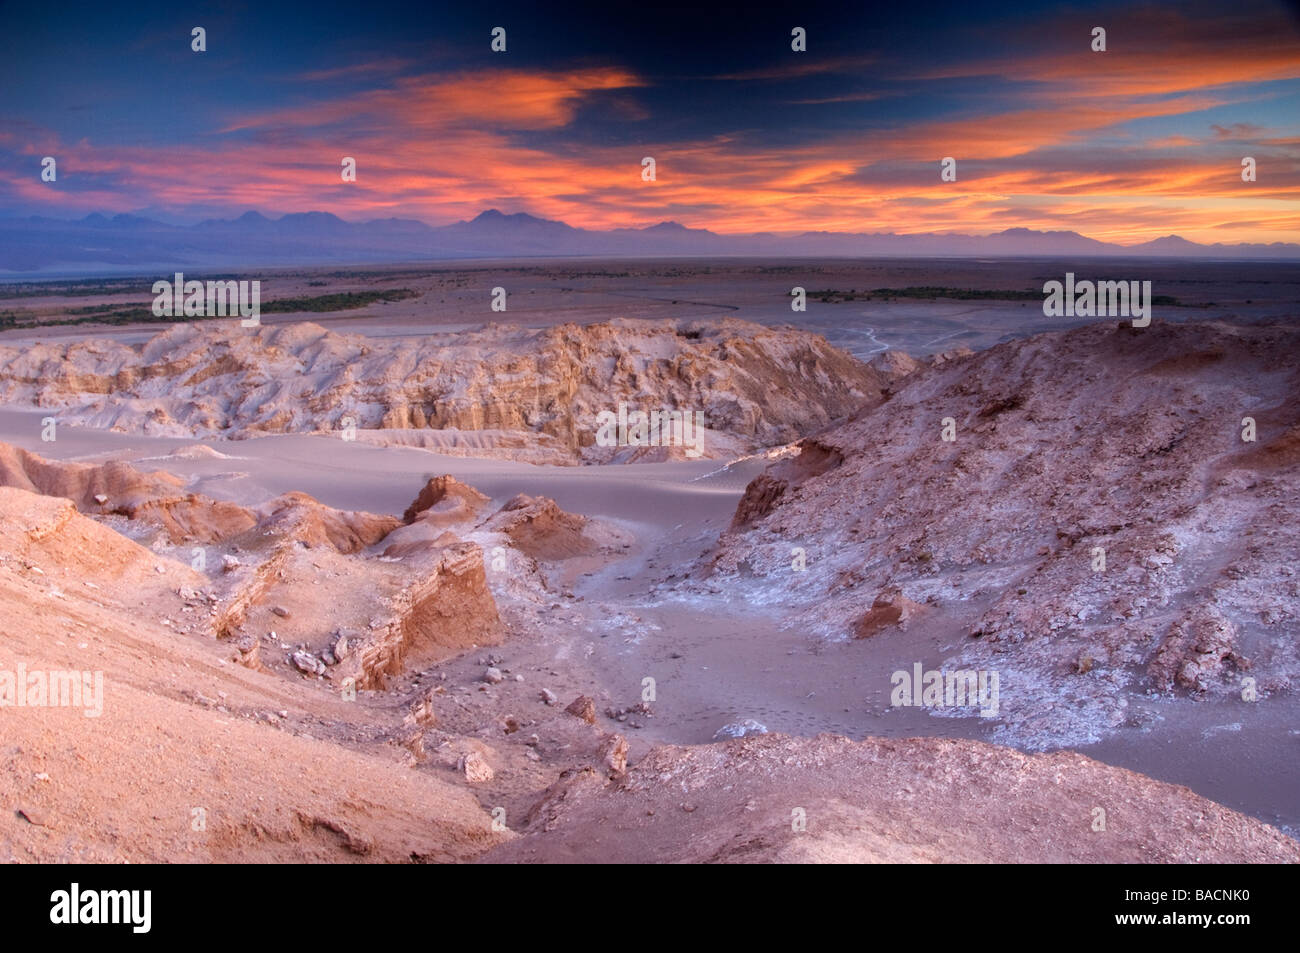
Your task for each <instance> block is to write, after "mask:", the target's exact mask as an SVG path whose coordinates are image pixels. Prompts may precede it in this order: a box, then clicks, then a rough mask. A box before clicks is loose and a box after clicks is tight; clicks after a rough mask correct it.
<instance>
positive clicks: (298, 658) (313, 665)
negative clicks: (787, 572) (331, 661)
mask: <svg viewBox="0 0 1300 953" xmlns="http://www.w3.org/2000/svg"><path fill="white" fill-rule="evenodd" d="M289 660H290V661H291V662H292V663H293V667H294V668H296V669H297V670H298V671H300V672H302V673H303V674H304V675H324V674H325V663H324V662H322V661H321V660H320V659H318V658H317V657H316V656H314V655H312V654H311V653H310V652H301V651H300V652H294V653H293V655H291V656H289Z"/></svg>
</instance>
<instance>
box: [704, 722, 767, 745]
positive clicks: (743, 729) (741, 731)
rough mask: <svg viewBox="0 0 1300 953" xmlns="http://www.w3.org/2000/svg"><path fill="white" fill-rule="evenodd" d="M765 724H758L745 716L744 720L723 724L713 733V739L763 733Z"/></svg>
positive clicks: (765, 730)
mask: <svg viewBox="0 0 1300 953" xmlns="http://www.w3.org/2000/svg"><path fill="white" fill-rule="evenodd" d="M765 734H767V726H766V725H763V724H760V723H759V722H757V721H755V720H754V719H753V718H746V719H745V720H744V721H733V722H731V723H730V724H727V725H723V726H722V727H721V728H719V729H718V730H717V731H715V732H714V733H713V740H714V741H722V740H723V739H726V738H744V737H745V736H746V735H765Z"/></svg>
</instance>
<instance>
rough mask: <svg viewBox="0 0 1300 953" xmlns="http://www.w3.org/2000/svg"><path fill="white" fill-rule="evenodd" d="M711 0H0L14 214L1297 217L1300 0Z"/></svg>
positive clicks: (846, 223) (1107, 231)
mask: <svg viewBox="0 0 1300 953" xmlns="http://www.w3.org/2000/svg"><path fill="white" fill-rule="evenodd" d="M715 6H716V5H710V4H704V3H698V2H697V3H694V4H681V5H675V4H660V3H653V2H632V0H628V2H619V3H604V4H600V5H596V4H592V5H589V6H588V5H581V4H560V3H542V2H536V0H535V2H531V3H527V4H498V3H491V2H486V0H485V2H475V3H461V4H456V5H454V6H451V5H444V4H439V3H436V2H432V3H429V2H426V3H420V4H397V3H384V2H378V0H375V2H364V3H331V2H312V3H309V4H308V3H301V4H298V3H276V2H273V0H265V2H251V3H240V2H223V3H220V4H209V5H205V4H185V3H168V4H154V3H149V2H138V3H130V4H114V3H94V4H84V5H83V4H78V3H59V4H32V3H27V2H20V3H14V2H0V24H3V34H2V35H0V216H5V217H8V216H26V215H43V216H49V217H54V218H76V217H80V216H82V215H85V214H88V213H91V212H100V213H105V214H113V213H133V214H141V215H146V216H149V217H154V218H158V219H160V220H164V221H170V222H174V223H177V224H188V223H192V222H197V221H200V220H202V219H204V218H211V217H217V218H234V217H236V216H238V215H240V214H242V213H244V212H246V211H249V210H257V211H260V212H262V213H264V214H267V215H270V216H276V215H279V214H283V213H287V212H305V211H316V210H320V211H328V212H333V213H334V214H336V215H338V216H340V217H342V218H344V219H347V220H350V221H363V220H367V219H375V218H389V217H398V218H409V219H418V220H420V221H423V222H426V223H428V224H430V225H441V224H447V223H450V222H454V221H457V220H459V219H468V218H472V217H473V216H475V215H476V214H478V213H479V212H481V211H483V210H484V209H487V208H497V209H500V210H501V211H503V212H508V213H510V212H527V213H529V214H532V215H536V216H540V217H544V218H553V219H560V220H563V221H565V222H568V223H569V224H571V225H575V226H581V227H587V228H616V227H644V226H648V225H653V224H655V223H657V222H661V221H677V222H681V223H682V224H684V225H687V226H690V227H694V228H708V229H711V230H713V231H716V232H721V233H748V232H774V233H797V232H804V231H809V230H827V231H854V232H898V233H911V232H965V233H970V234H987V233H991V232H996V231H1001V230H1002V229H1005V228H1009V227H1027V228H1036V229H1045V230H1052V229H1070V230H1074V231H1078V232H1081V233H1083V234H1085V235H1088V236H1090V237H1093V238H1097V239H1102V240H1106V241H1115V242H1121V243H1131V242H1139V241H1145V240H1148V239H1151V238H1155V237H1158V236H1161V235H1167V234H1171V233H1176V234H1179V235H1182V236H1183V237H1185V238H1188V239H1191V240H1194V241H1200V242H1215V241H1220V242H1271V241H1292V242H1295V241H1300V12H1298V11H1297V4H1295V3H1283V2H1276V0H1232V2H1201V0H1179V2H1174V3H1166V2H1152V3H1121V4H1106V3H1088V4H1081V3H1076V4H1063V3H1035V2H1032V0H1022V2H1018V3H978V2H967V3H947V2H912V3H906V2H894V3H891V4H888V5H879V6H877V5H874V4H872V3H833V4H821V5H818V4H810V3H799V4H786V5H781V6H773V7H765V6H762V5H754V4H743V5H742V4H737V5H735V6H733V7H730V8H729V9H726V10H721V9H718V10H717V12H710V10H709V9H706V7H708V8H714V7H715ZM196 26H200V27H203V28H204V30H205V31H206V46H207V49H206V51H204V52H195V51H193V50H192V49H191V42H192V40H191V31H192V29H193V28H194V27H196ZM498 26H499V27H502V28H504V30H505V40H506V50H505V51H504V52H494V51H493V50H492V49H491V43H492V30H493V28H494V27H498ZM1098 26H1100V27H1102V28H1104V29H1105V31H1106V50H1105V52H1095V51H1094V50H1093V49H1092V44H1093V29H1094V27H1098ZM796 27H802V28H803V29H804V30H806V36H807V40H806V45H807V49H806V51H803V52H797V51H795V50H793V49H792V48H791V45H792V35H791V31H792V30H793V29H794V28H796ZM45 156H53V157H55V159H56V162H57V166H56V169H57V179H56V181H54V182H45V181H42V178H41V168H42V167H41V160H42V158H43V157H45ZM345 156H350V157H353V158H355V159H356V168H357V176H356V181H355V182H344V181H342V177H341V175H340V171H341V163H342V159H343V157H345ZM647 156H650V157H653V158H654V160H655V173H656V175H655V179H654V181H645V180H644V179H643V176H642V159H643V158H644V157H647ZM1246 156H1249V157H1252V158H1254V159H1255V160H1256V170H1257V172H1256V175H1257V179H1256V181H1254V182H1243V181H1242V176H1241V163H1242V159H1243V157H1246ZM945 157H952V158H954V159H956V181H948V182H945V181H942V180H941V176H940V170H941V166H940V163H941V160H942V159H944V158H945Z"/></svg>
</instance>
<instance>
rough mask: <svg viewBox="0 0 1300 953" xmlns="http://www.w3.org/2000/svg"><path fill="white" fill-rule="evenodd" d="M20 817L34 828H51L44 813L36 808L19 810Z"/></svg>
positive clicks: (21, 808)
mask: <svg viewBox="0 0 1300 953" xmlns="http://www.w3.org/2000/svg"><path fill="white" fill-rule="evenodd" d="M18 816H19V817H21V818H22V819H23V820H25V821H26V822H27V823H28V824H31V825H32V826H33V827H49V826H50V825H49V823H48V822H47V821H46V819H45V815H44V813H42V812H40V811H37V810H36V809H35V808H31V807H20V808H19V809H18Z"/></svg>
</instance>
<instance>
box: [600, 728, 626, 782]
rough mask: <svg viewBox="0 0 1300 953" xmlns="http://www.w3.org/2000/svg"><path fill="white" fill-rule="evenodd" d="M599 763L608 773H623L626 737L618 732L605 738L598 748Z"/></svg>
mask: <svg viewBox="0 0 1300 953" xmlns="http://www.w3.org/2000/svg"><path fill="white" fill-rule="evenodd" d="M600 763H601V764H602V765H604V767H605V769H606V770H607V771H609V773H610V774H624V773H625V772H626V771H627V739H626V738H624V737H623V736H622V735H618V734H614V735H610V736H609V737H608V738H607V739H605V743H604V745H602V746H601V749H600Z"/></svg>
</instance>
